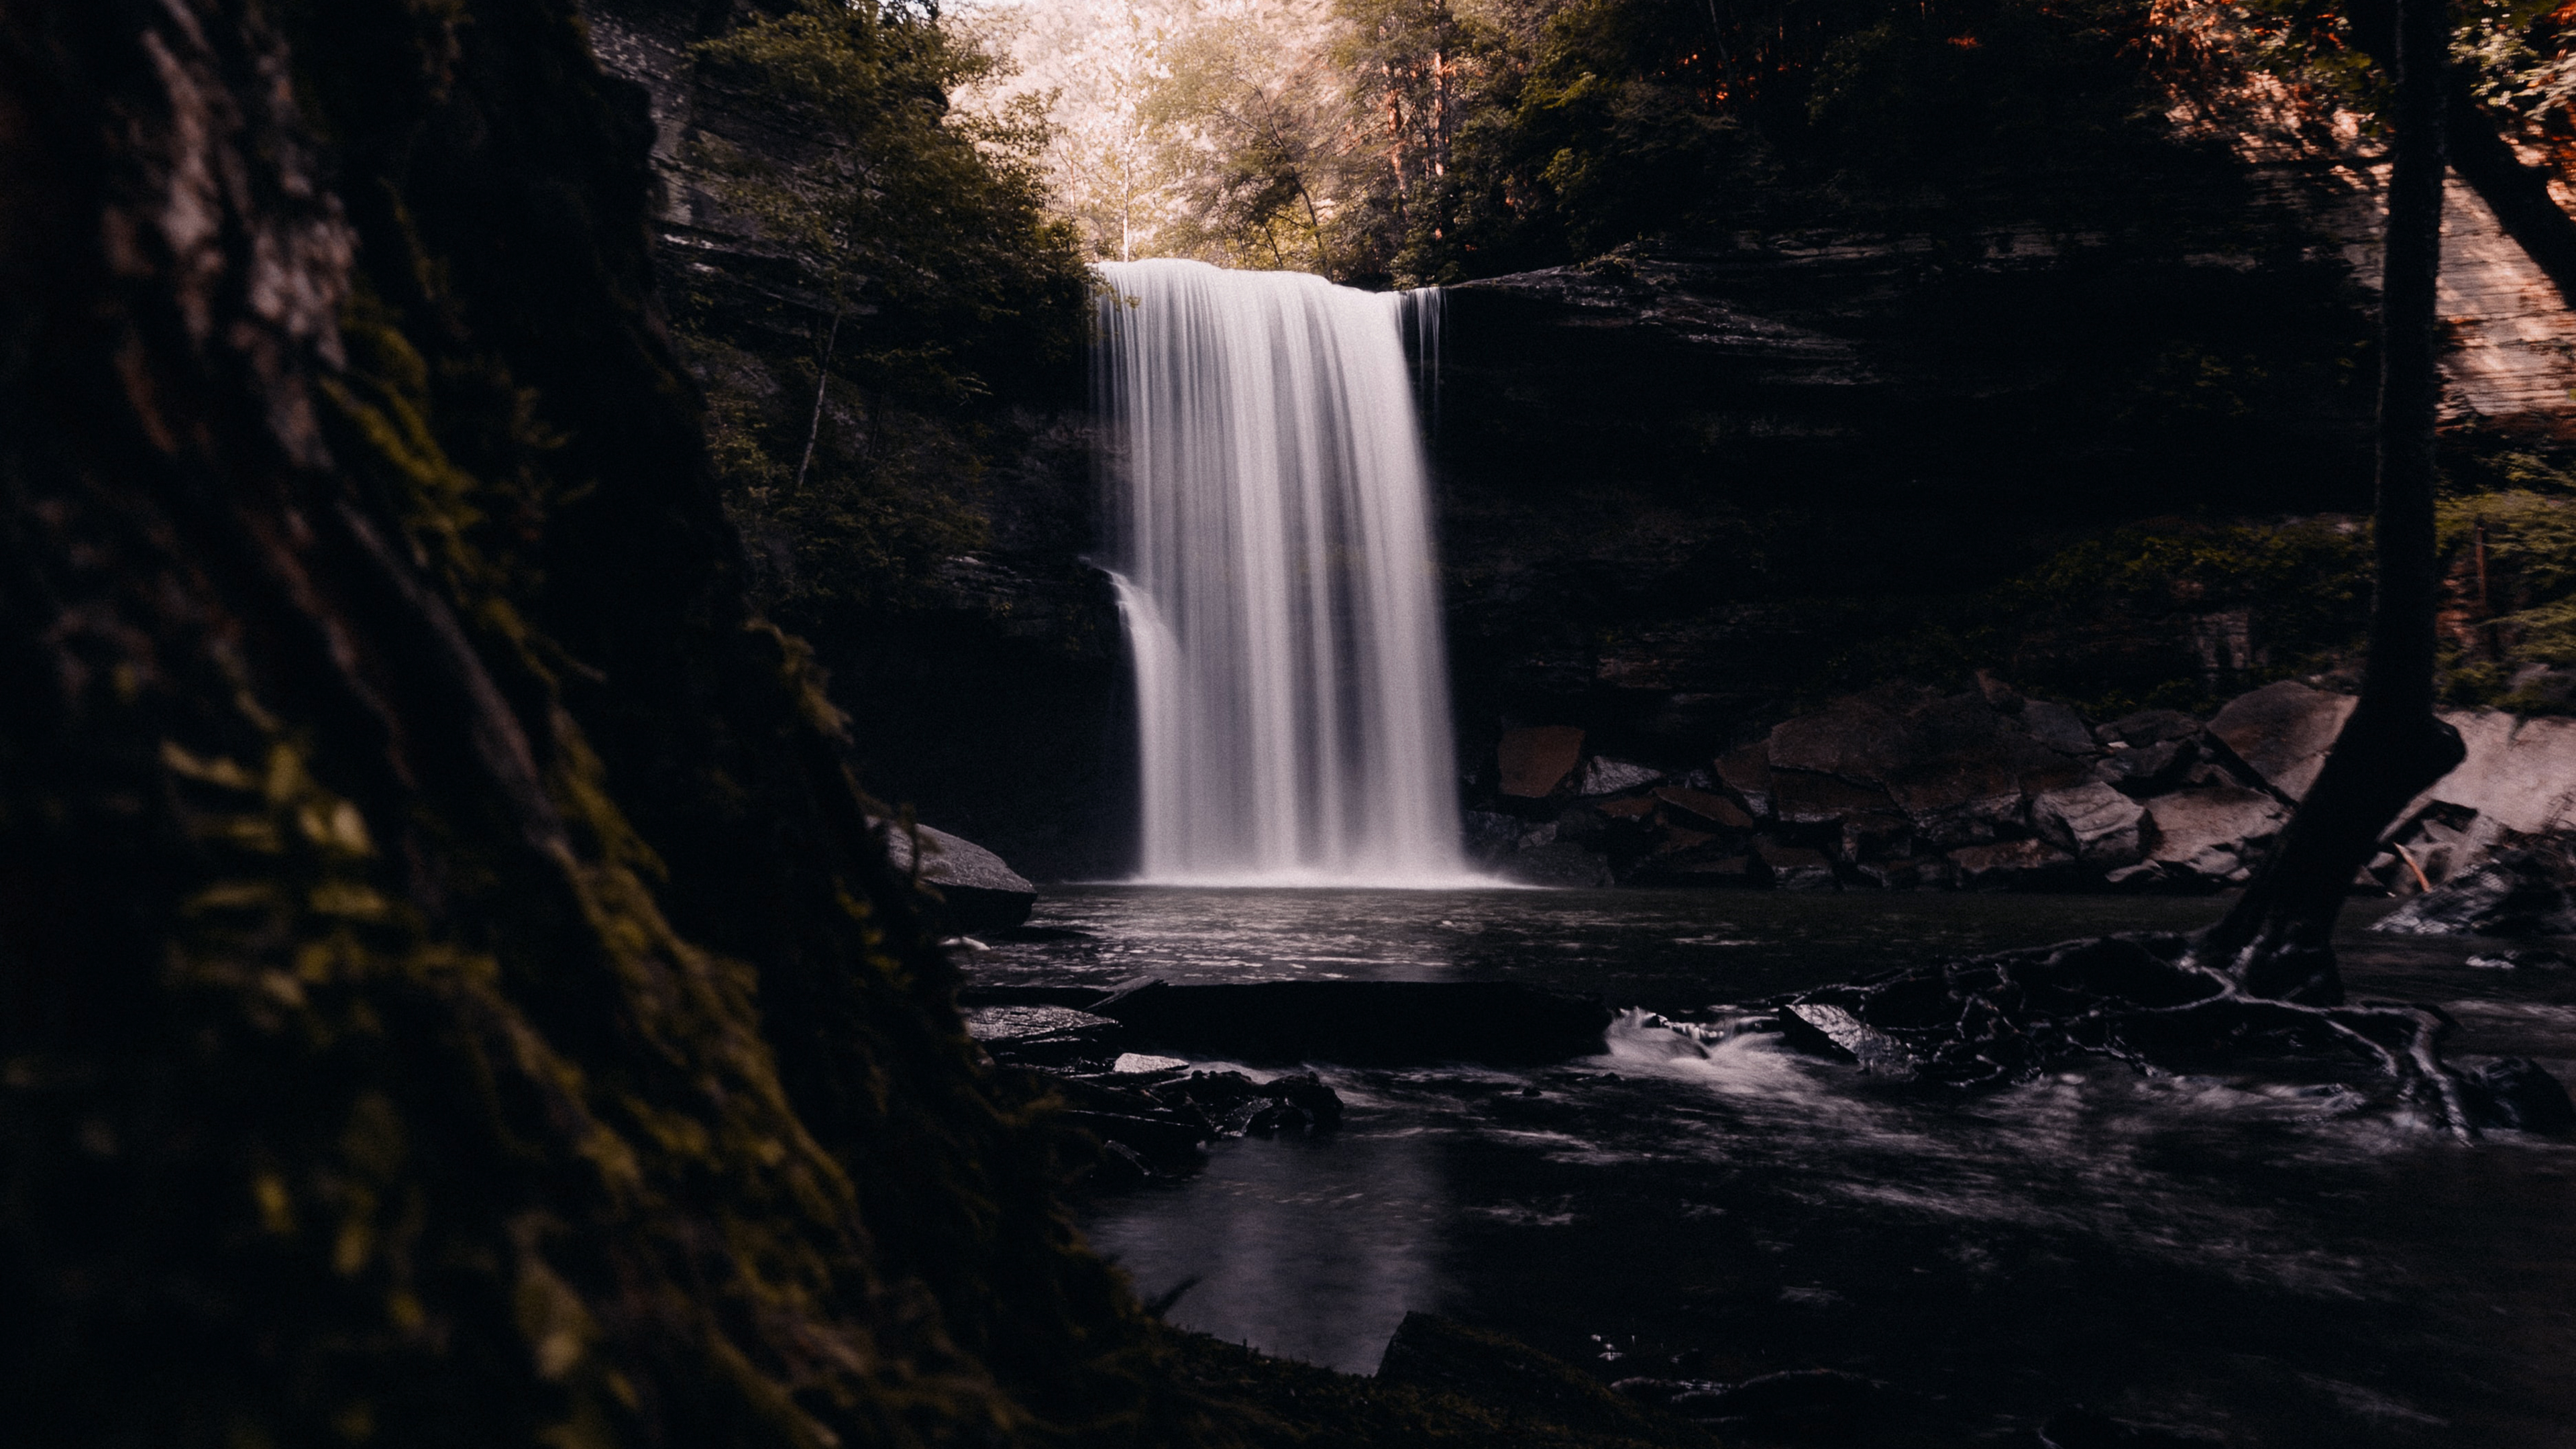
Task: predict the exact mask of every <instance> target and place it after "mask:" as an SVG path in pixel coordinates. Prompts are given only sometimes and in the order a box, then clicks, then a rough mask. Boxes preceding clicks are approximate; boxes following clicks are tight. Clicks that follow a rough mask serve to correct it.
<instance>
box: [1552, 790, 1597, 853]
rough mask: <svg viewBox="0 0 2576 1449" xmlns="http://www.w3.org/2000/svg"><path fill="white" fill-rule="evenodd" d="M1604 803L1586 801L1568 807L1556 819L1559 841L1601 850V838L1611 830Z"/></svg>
mask: <svg viewBox="0 0 2576 1449" xmlns="http://www.w3.org/2000/svg"><path fill="white" fill-rule="evenodd" d="M1601 804H1602V802H1599V801H1592V800H1585V801H1579V802H1577V803H1575V804H1573V805H1569V806H1567V807H1566V808H1565V809H1564V810H1563V811H1561V812H1559V813H1558V815H1557V817H1556V834H1555V836H1554V838H1555V839H1557V840H1571V841H1573V842H1575V843H1576V844H1579V845H1583V846H1586V847H1589V848H1591V849H1594V850H1598V849H1600V848H1601V837H1602V835H1603V834H1604V833H1606V832H1607V831H1608V830H1609V828H1610V816H1609V814H1608V813H1607V812H1606V811H1604V810H1603V809H1602V808H1601Z"/></svg>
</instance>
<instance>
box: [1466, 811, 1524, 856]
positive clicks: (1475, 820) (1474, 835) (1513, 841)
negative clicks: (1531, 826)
mask: <svg viewBox="0 0 2576 1449" xmlns="http://www.w3.org/2000/svg"><path fill="white" fill-rule="evenodd" d="M1463 824H1464V826H1465V829H1464V831H1463V832H1462V834H1463V837H1464V843H1465V845H1466V848H1467V858H1468V859H1469V860H1472V861H1474V862H1476V863H1477V864H1479V865H1491V864H1492V863H1493V862H1495V861H1496V860H1499V859H1501V858H1502V857H1503V856H1505V855H1507V854H1509V853H1510V852H1511V851H1512V850H1514V849H1515V848H1517V847H1518V846H1519V845H1520V843H1521V823H1520V822H1519V821H1517V820H1514V819H1513V818H1512V817H1510V816H1508V815H1499V814H1496V813H1495V812H1493V811H1491V810H1470V811H1468V812H1467V813H1466V816H1465V819H1464V821H1463Z"/></svg>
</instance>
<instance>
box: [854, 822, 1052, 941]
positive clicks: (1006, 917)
mask: <svg viewBox="0 0 2576 1449" xmlns="http://www.w3.org/2000/svg"><path fill="white" fill-rule="evenodd" d="M916 834H917V835H918V836H919V837H920V840H921V852H920V860H921V879H922V880H924V881H926V882H928V883H929V884H930V885H931V886H932V888H934V889H935V890H937V891H938V893H939V899H940V903H941V915H942V918H943V920H944V922H945V924H946V925H947V927H948V929H949V930H950V931H952V932H963V931H982V930H994V929H1000V928H1004V927H1009V926H1016V925H1019V924H1020V923H1021V922H1023V921H1026V920H1027V919H1028V918H1029V912H1030V911H1031V910H1033V909H1035V908H1036V906H1037V903H1038V888H1037V887H1036V886H1033V885H1031V884H1029V882H1028V881H1027V879H1025V878H1024V877H1022V876H1021V875H1020V874H1019V873H1018V872H1017V871H1014V870H1012V869H1011V868H1010V867H1009V866H1007V865H1005V864H1003V863H1002V858H1001V857H1000V856H998V855H995V854H994V853H993V852H991V851H989V850H986V849H985V848H984V847H982V846H980V845H977V844H976V843H975V842H973V841H971V840H967V839H964V838H962V837H959V836H955V835H951V834H949V833H948V832H947V831H945V830H933V829H931V828H930V827H929V826H927V825H921V826H915V827H914V828H913V829H912V830H910V831H907V830H903V829H900V828H898V827H895V826H893V825H888V826H887V827H886V855H887V857H888V858H889V859H891V860H892V861H893V862H894V867H895V869H897V870H899V871H907V872H908V871H910V870H912V868H913V838H914V836H915V835H916Z"/></svg>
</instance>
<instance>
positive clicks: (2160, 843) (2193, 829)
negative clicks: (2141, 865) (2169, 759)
mask: <svg viewBox="0 0 2576 1449" xmlns="http://www.w3.org/2000/svg"><path fill="white" fill-rule="evenodd" d="M2146 812H2147V816H2148V819H2149V820H2150V821H2151V822H2152V823H2153V824H2154V826H2155V837H2156V841H2155V845H2154V846H2153V847H2152V848H2151V849H2150V851H2149V853H2148V856H2147V859H2148V860H2149V861H2150V862H2152V863H2153V864H2154V865H2156V866H2157V868H2158V870H2159V871H2160V872H2161V875H2162V877H2163V879H2164V880H2165V881H2166V882H2168V883H2172V884H2186V885H2187V884H2207V885H2242V884H2243V883H2244V882H2246V881H2247V880H2250V879H2251V878H2252V877H2253V873H2254V866H2255V865H2256V864H2257V863H2258V862H2260V861H2261V860H2262V858H2263V855H2264V853H2265V852H2266V851H2268V850H2269V849H2270V848H2271V844H2272V842H2273V840H2274V839H2276V838H2278V837H2279V835H2280V833H2281V827H2282V826H2284V825H2287V824H2288V823H2289V820H2290V812H2289V811H2288V810H2286V809H2284V808H2282V805H2281V802H2280V801H2278V800H2275V799H2273V798H2272V797H2271V796H2269V795H2266V794H2263V793H2262V792H2261V791H2258V790H2248V789H2244V788H2242V787H2241V786H2235V785H2213V786H2207V787H2204V788H2201V789H2195V790H2180V791H2176V792H2175V793H2173V794H2171V795H2159V796H2157V797H2155V798H2154V799H2152V800H2149V801H2147V802H2146Z"/></svg>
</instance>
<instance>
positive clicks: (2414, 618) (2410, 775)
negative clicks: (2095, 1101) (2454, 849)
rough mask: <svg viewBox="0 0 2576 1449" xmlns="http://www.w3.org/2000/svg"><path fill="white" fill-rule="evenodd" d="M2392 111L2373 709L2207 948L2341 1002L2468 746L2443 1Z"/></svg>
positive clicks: (2260, 988)
mask: <svg viewBox="0 0 2576 1449" xmlns="http://www.w3.org/2000/svg"><path fill="white" fill-rule="evenodd" d="M2396 31H2397V34H2396V43H2395V51H2396V61H2397V99H2396V104H2395V106H2394V108H2393V110H2392V112H2391V115H2390V119H2391V120H2392V122H2393V123H2394V124H2393V127H2392V130H2393V133H2394V140H2393V143H2392V145H2391V151H2392V161H2393V163H2394V164H2393V167H2392V170H2391V174H2390V177H2389V188H2388V245H2387V270H2386V273H2385V280H2384V282H2383V284H2382V289H2381V296H2380V304H2381V341H2382V347H2381V360H2380V380H2379V497H2378V513H2377V539H2376V542H2377V548H2378V560H2377V562H2378V593H2377V597H2376V598H2375V599H2374V600H2373V602H2372V607H2371V621H2370V659H2369V665H2368V669H2367V673H2366V674H2365V675H2364V678H2363V683H2362V691H2361V700H2360V703H2359V704H2358V705H2357V706H2356V707H2355V708H2354V710H2353V712H2352V718H2351V719H2350V720H2349V721H2347V722H2346V723H2345V725H2344V729H2343V733H2342V734H2341V735H2340V736H2339V737H2338V738H2337V739H2336V740H2335V745H2334V751H2333V753H2332V754H2330V755H2329V756H2328V757H2327V759H2326V764H2325V769H2324V770H2323V772H2322V773H2320V774H2319V775H2318V776H2317V782H2316V784H2315V786H2314V787H2313V788H2312V789H2310V791H2309V792H2308V795H2307V798H2306V799H2305V800H2303V801H2301V802H2300V805H2299V808H2298V811H2297V813H2296V814H2294V815H2293V816H2292V817H2291V819H2290V825H2289V829H2288V830H2287V831H2286V832H2285V833H2284V835H2283V836H2282V839H2281V845H2280V849H2279V850H2278V851H2277V852H2276V853H2275V854H2274V855H2273V857H2272V860H2271V862H2270V863H2269V864H2268V865H2267V866H2266V867H2265V868H2264V870H2263V872H2262V874H2261V875H2259V876H2257V877H2256V879H2255V881H2254V883H2253V885H2252V886H2250V887H2249V888H2248V889H2247V890H2246V892H2245V894H2244V896H2243V897H2242V898H2241V899H2239V900H2238V901H2237V903H2236V905H2235V907H2234V908H2233V909H2231V910H2230V911H2229V912H2228V913H2227V916H2226V919H2224V920H2222V921H2220V922H2219V923H2218V924H2217V925H2216V926H2214V927H2212V928H2210V930H2209V932H2208V933H2207V934H2206V935H2204V936H2203V937H2202V938H2201V940H2200V941H2199V943H2198V944H2197V946H2196V947H2195V949H2194V951H2193V957H2194V959H2195V960H2197V961H2198V962H2199V963H2200V964H2202V965H2205V966H2208V967H2211V968H2213V969H2217V970H2222V971H2224V972H2226V973H2227V974H2228V975H2229V976H2231V977H2233V978H2234V979H2235V981H2236V983H2237V985H2238V986H2239V987H2240V988H2241V989H2242V990H2244V991H2245V992H2247V993H2248V994H2250V995H2255V996H2267V997H2279V998H2284V999H2287V1000H2292V1001H2306V1002H2314V1003H2331V1002H2334V1001H2338V1000H2340V999H2341V998H2342V995H2343V985H2342V980H2341V977H2340V976H2339V974H2338V973H2337V971H2336V969H2335V962H2334V953H2333V950H2332V946H2331V941H2332V937H2333V932H2334V924H2335V918H2336V917H2337V916H2338V915H2340V914H2341V913H2342V911H2343V902H2344V897H2345V895H2346V894H2347V893H2348V892H2349V891H2350V889H2351V885H2352V880H2353V877H2354V876H2355V874H2356V873H2358V872H2359V871H2360V869H2361V867H2362V866H2363V865H2364V864H2365V863H2366V862H2367V861H2368V860H2369V859H2370V857H2371V855H2372V854H2373V853H2374V852H2375V851H2376V850H2377V849H2378V845H2379V836H2380V833H2381V832H2382V831H2383V830H2385V829H2386V828H2387V826H2388V824H2389V822H2390V821H2392V820H2393V819H2395V818H2396V815H2397V812H2398V811H2400V810H2402V809H2404V808H2405V806H2406V803H2407V802H2408V801H2409V800H2412V799H2413V798H2414V797H2415V796H2416V795H2417V794H2419V793H2420V792H2422V791H2423V790H2424V789H2425V788H2426V787H2428V786H2430V785H2431V784H2432V783H2433V782H2434V781H2436V780H2439V779H2441V778H2442V777H2443V776H2444V775H2446V774H2449V773H2450V772H2451V770H2452V768H2453V767H2454V766H2456V765H2458V764H2459V762H2460V760H2461V758H2462V755H2463V753H2464V750H2463V747H2462V745H2461V743H2460V738H2459V734H2458V732H2457V731H2455V730H2453V729H2452V728H2451V727H2450V726H2448V725H2446V724H2444V723H2442V722H2441V721H2440V720H2439V719H2437V718H2435V716H2434V713H2433V705H2434V695H2433V669H2434V660H2435V653H2434V623H2433V611H2434V604H2435V595H2436V591H2437V588H2438V584H2439V570H2438V567H2437V563H2436V560H2435V557H2434V535H2433V494H2434V483H2435V470H2434V457H2433V441H2434V439H2433V430H2434V423H2435V418H2436V413H2437V410H2438V407H2439V404H2440V401H2441V387H2442V383H2441V372H2440V368H2439V351H2440V329H2439V323H2438V319H2437V318H2436V316H2435V314H2434V305H2433V304H2434V283H2435V281H2436V279H2437V278H2438V277H2439V275H2440V272H2441V264H2442V256H2441V248H2442V174H2443V167H2444V156H2443V152H2444V145H2443V140H2444V114H2443V113H2444V110H2445V108H2446V107H2445V102H2446V100H2447V99H2448V98H2449V90H2450V86H2449V81H2448V77H2447V71H2448V66H2447V64H2446V63H2445V62H2446V53H2447V50H2448V47H2449V40H2450V31H2449V22H2448V17H2447V14H2446V7H2445V6H2444V5H2443V3H2442V0H2400V3H2399V5H2398V7H2397V23H2396Z"/></svg>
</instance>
